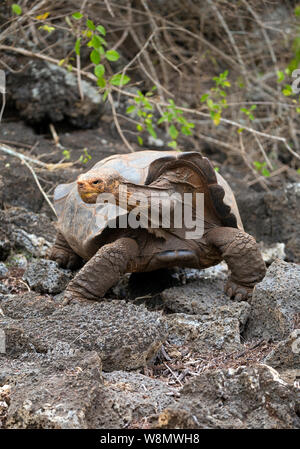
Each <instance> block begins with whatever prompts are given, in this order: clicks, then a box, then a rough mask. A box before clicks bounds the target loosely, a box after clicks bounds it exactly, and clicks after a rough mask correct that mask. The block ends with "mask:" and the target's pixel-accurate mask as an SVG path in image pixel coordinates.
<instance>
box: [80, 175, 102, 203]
mask: <svg viewBox="0 0 300 449" xmlns="http://www.w3.org/2000/svg"><path fill="white" fill-rule="evenodd" d="M77 189H78V193H79V195H80V197H81V199H82V200H83V201H84V202H85V203H96V200H97V196H98V194H99V192H98V190H97V188H96V186H93V185H91V184H90V183H89V182H88V181H83V180H80V179H79V180H77Z"/></svg>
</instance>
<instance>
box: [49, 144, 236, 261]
mask: <svg viewBox="0 0 300 449" xmlns="http://www.w3.org/2000/svg"><path fill="white" fill-rule="evenodd" d="M180 165H188V166H190V167H192V168H193V169H194V170H195V171H196V172H197V173H198V175H199V176H201V177H202V178H203V179H205V183H206V185H207V187H208V192H209V197H210V200H211V202H212V204H213V206H214V210H215V214H216V216H217V217H218V218H219V220H220V221H221V223H222V226H230V227H236V228H239V229H241V230H243V225H242V222H241V218H240V214H239V211H238V207H237V204H236V201H235V198H234V194H233V192H232V190H231V188H230V186H229V185H228V183H227V182H226V181H225V179H224V178H223V177H222V176H221V175H220V174H219V173H217V172H216V171H215V170H214V169H213V167H212V165H211V163H210V162H209V160H208V159H207V158H205V157H203V156H201V154H200V153H197V152H184V153H181V152H178V151H152V150H146V151H139V152H135V153H129V154H116V155H114V156H110V157H107V158H105V159H103V160H101V161H100V162H98V163H97V164H95V165H94V166H93V167H92V169H91V170H93V171H94V172H95V171H96V172H97V174H98V175H99V177H100V178H101V173H104V172H105V173H107V171H109V170H112V171H117V172H118V173H119V174H120V175H121V176H122V177H123V178H124V179H125V180H126V181H128V182H130V183H132V184H137V185H149V184H151V182H153V181H154V180H155V179H157V177H158V176H160V174H161V173H163V172H164V171H166V170H168V171H170V170H173V169H174V170H175V169H176V167H178V166H180ZM54 206H55V210H56V213H57V216H58V230H59V231H60V232H61V233H62V234H63V236H64V237H65V239H66V240H67V242H68V243H69V245H70V246H71V248H72V249H73V250H74V251H75V252H76V253H77V254H79V255H80V256H81V257H82V258H83V259H88V258H89V257H90V256H91V254H92V253H94V252H95V250H94V249H92V247H93V246H95V239H97V241H98V240H99V237H100V236H101V234H102V233H103V231H104V229H106V228H108V227H112V226H113V224H114V223H115V222H116V219H117V218H120V217H121V216H122V215H126V214H127V211H126V210H124V209H122V208H121V207H119V206H116V205H114V204H108V203H96V204H87V203H85V202H83V201H82V199H81V197H80V196H79V194H78V190H77V183H76V182H72V183H70V184H60V185H58V186H57V187H56V189H55V192H54ZM100 240H101V239H100Z"/></svg>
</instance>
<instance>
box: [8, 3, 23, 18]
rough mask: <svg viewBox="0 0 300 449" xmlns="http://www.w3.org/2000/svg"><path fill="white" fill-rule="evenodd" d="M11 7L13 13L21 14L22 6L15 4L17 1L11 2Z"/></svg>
mask: <svg viewBox="0 0 300 449" xmlns="http://www.w3.org/2000/svg"><path fill="white" fill-rule="evenodd" d="M11 9H12V12H13V13H14V14H17V16H20V15H21V14H22V8H21V6H19V5H17V3H13V4H12V5H11Z"/></svg>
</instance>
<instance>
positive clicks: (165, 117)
mask: <svg viewBox="0 0 300 449" xmlns="http://www.w3.org/2000/svg"><path fill="white" fill-rule="evenodd" d="M167 120H168V117H167V116H166V115H163V116H162V117H160V119H158V120H157V124H158V125H160V124H161V123H163V122H166V121H167Z"/></svg>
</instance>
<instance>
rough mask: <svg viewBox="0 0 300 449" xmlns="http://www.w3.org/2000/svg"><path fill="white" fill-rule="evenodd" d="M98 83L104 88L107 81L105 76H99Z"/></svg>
mask: <svg viewBox="0 0 300 449" xmlns="http://www.w3.org/2000/svg"><path fill="white" fill-rule="evenodd" d="M97 84H98V86H99V87H100V88H101V89H104V87H105V86H106V81H105V79H104V78H103V77H101V76H99V78H98V79H97Z"/></svg>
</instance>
